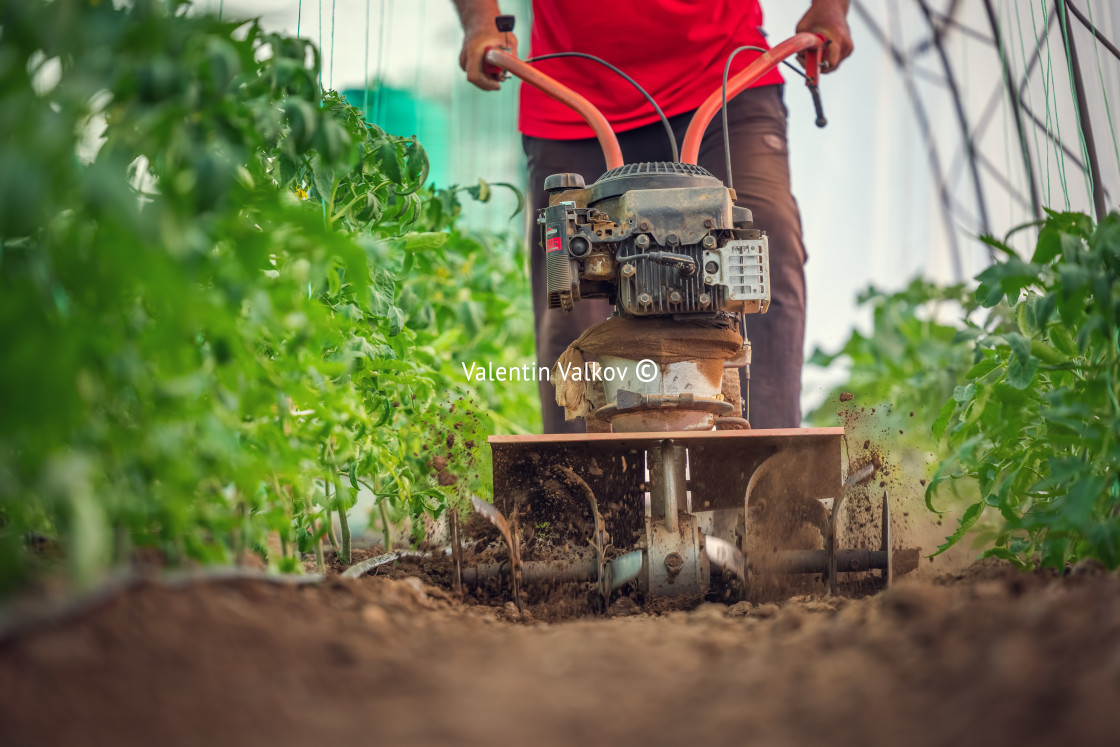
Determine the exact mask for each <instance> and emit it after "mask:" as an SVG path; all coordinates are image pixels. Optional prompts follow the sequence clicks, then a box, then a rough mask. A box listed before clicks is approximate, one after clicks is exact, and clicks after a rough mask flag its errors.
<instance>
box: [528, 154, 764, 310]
mask: <svg viewBox="0 0 1120 747" xmlns="http://www.w3.org/2000/svg"><path fill="white" fill-rule="evenodd" d="M545 190H546V191H547V192H548V193H549V206H548V207H546V208H544V209H542V210H541V211H540V214H539V215H538V219H537V220H538V223H540V224H541V248H542V249H543V250H544V252H545V262H546V271H547V293H548V304H549V307H550V308H558V309H571V308H572V307H573V305H574V304H575V302H576V301H579V300H580V299H583V298H606V299H607V300H608V301H609V302H610V303H612V304H614V305H615V306H616V307H617V309H618V312H619V314H621V315H623V316H634V317H642V316H677V315H689V314H713V313H716V312H737V313H758V312H764V311H766V309H767V307H768V306H769V303H770V278H769V274H770V268H769V256H768V246H767V241H766V236H764V235H763V234H762V232H761V231H758V230H757V229H755V228H754V224H753V222H752V216H751V213H750V211H749V210H747V209H745V208H740V207H736V206H735V205H734V202H733V195H732V193H731V191H730V190H729V189H727V187H725V186H724V185H723V183H722V182H720V181H719V179H717V178H715V177H714V176H712V175H711V174H710V173H709V172H708V171H706V170H705V169H703V168H701V167H699V166H695V165H693V164H683V163H675V162H655V163H635V164H627V165H625V166H621V167H619V168H616V169H611V170H610V171H608V172H607V173H605V174H603V176H602V177H600V178H599V180H598V181H596V182H595V183H594V184H592V185H591V186H590V187H586V186H584V181H583V178H582V177H580V176H579V175H578V174H554V175H552V176H550V177H548V178H547V179H546V180H545Z"/></svg>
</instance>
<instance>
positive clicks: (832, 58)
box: [797, 0, 854, 73]
mask: <svg viewBox="0 0 1120 747" xmlns="http://www.w3.org/2000/svg"><path fill="white" fill-rule="evenodd" d="M848 4H849V0H813V4H812V6H811V7H810V8H809V12H808V13H806V14H805V15H804V16H803V17H802V18H801V21H800V22H799V23H798V24H797V31H798V33H800V32H802V31H811V32H813V33H815V34H824V36H825V38H826V39H828V41H829V44H828V45H827V46H825V48H824V50H823V51H822V52H821V72H822V73H831V72H832V71H834V70H835V69H836V68H838V67H840V63H841V62H843V61H844V60H845V59H847V57H848V55H850V54H851V53H852V49H853V48H854V47H853V45H852V34H851V31H850V30H849V29H848Z"/></svg>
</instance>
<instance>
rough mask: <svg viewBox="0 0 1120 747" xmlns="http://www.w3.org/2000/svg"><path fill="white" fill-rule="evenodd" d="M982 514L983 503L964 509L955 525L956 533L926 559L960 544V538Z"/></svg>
mask: <svg viewBox="0 0 1120 747" xmlns="http://www.w3.org/2000/svg"><path fill="white" fill-rule="evenodd" d="M983 514H984V504H983V503H973V504H972V505H971V506H969V507H968V508H967V509H965V512H964V514H963V515H962V516H961V518H960V521H959V523H958V525H957V531H955V532H953V533H952V534H951V535H949V536H948V537H946V538H945V542H944V543H943V544H941V545H938V547H937V552H935V553H933V554H932V555H928V556H927V557H930V558H935V557H937V556H938V555H940V554H941V553H943V552H945V551H946V550H948V549H949V548H950V547H952V546H953V545H955V544H957V543H958V542H960V540H961V538H962V537H964V536H965V534H967V533H968V530H970V529H972V527H973V526H975V525H976V522H977V521H979V520H980V517H981V516H982V515H983Z"/></svg>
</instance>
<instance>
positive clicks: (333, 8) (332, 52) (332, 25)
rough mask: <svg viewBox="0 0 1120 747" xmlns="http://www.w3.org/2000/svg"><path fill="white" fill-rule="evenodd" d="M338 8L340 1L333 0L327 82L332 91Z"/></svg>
mask: <svg viewBox="0 0 1120 747" xmlns="http://www.w3.org/2000/svg"><path fill="white" fill-rule="evenodd" d="M337 6H338V0H331V66H330V73H329V75H328V76H327V80H328V82H329V83H330V87H331V89H332V90H333V89H334V19H335V10H336V8H337Z"/></svg>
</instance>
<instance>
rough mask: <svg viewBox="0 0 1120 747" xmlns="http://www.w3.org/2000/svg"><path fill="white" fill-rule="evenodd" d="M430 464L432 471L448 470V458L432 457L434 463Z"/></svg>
mask: <svg viewBox="0 0 1120 747" xmlns="http://www.w3.org/2000/svg"><path fill="white" fill-rule="evenodd" d="M429 464H430V465H431V467H432V469H434V470H437V471H440V470H445V469H447V457H441V456H437V457H432V461H431V462H429Z"/></svg>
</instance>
